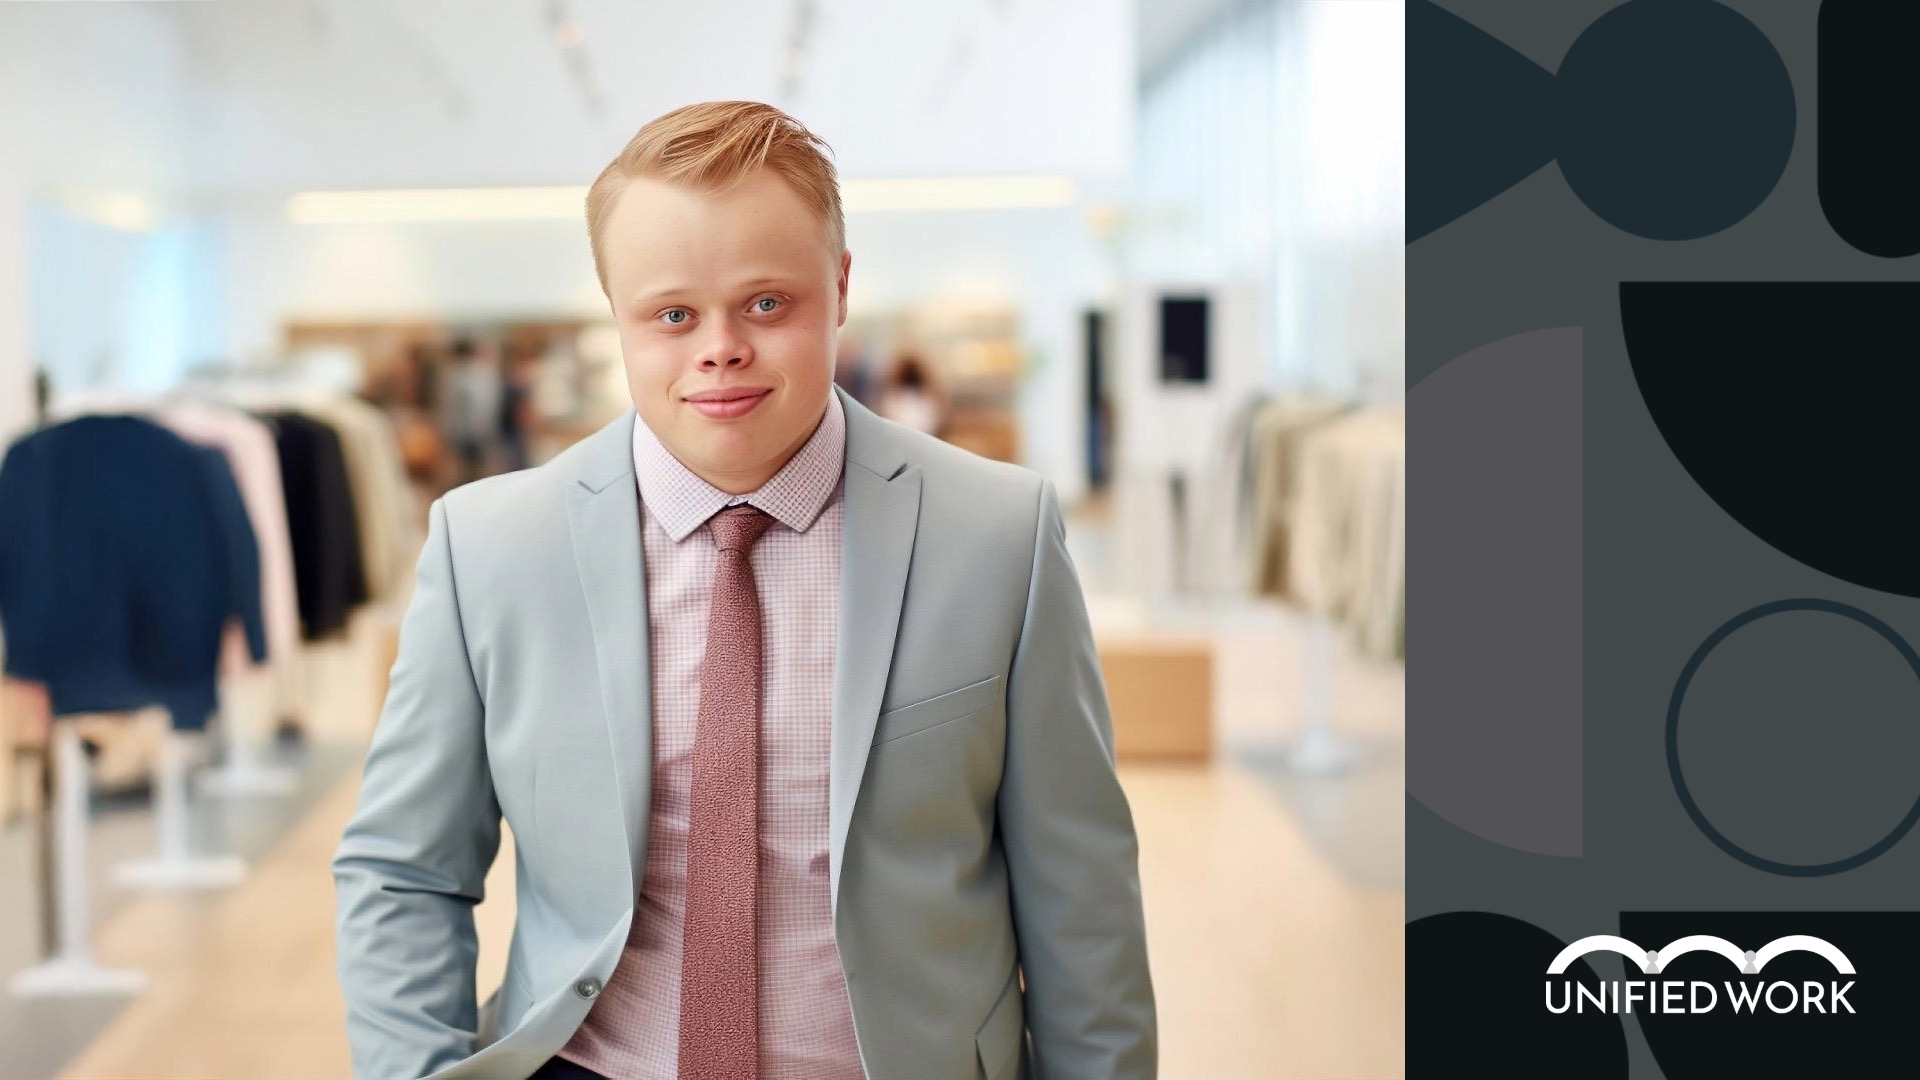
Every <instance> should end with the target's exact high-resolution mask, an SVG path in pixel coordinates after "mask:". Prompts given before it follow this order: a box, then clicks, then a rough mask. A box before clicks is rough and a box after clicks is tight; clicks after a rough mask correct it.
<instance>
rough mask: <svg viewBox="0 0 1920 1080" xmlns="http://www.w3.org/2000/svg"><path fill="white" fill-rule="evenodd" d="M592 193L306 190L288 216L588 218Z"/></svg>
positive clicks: (382, 220)
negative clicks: (586, 216) (589, 197)
mask: <svg viewBox="0 0 1920 1080" xmlns="http://www.w3.org/2000/svg"><path fill="white" fill-rule="evenodd" d="M586 199H587V189H586V188H585V187H526V188H415V189H408V190H397V191H306V192H301V193H300V194H298V195H295V196H293V197H292V198H291V199H288V200H287V220H289V221H291V222H293V223H295V224H297V225H391V224H416V223H422V222H432V221H538V220H555V219H561V218H570V219H583V218H584V217H585V215H586Z"/></svg>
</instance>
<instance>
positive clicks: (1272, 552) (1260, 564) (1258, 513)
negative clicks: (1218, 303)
mask: <svg viewBox="0 0 1920 1080" xmlns="http://www.w3.org/2000/svg"><path fill="white" fill-rule="evenodd" d="M1346 410H1347V406H1345V405H1343V404H1341V403H1340V402H1338V401H1334V400H1332V399H1330V398H1323V397H1319V396H1316V395H1306V394H1295V395H1287V396H1284V397H1278V398H1275V399H1273V400H1272V401H1269V402H1267V403H1266V404H1265V405H1263V406H1261V408H1260V412H1259V415H1258V416H1256V417H1255V418H1254V421H1253V443H1254V449H1253V453H1254V464H1253V470H1254V479H1253V515H1252V530H1253V553H1252V554H1253V561H1252V574H1253V588H1254V591H1255V592H1257V593H1260V594H1261V595H1264V596H1278V597H1282V598H1294V597H1295V594H1294V591H1293V589H1292V588H1290V587H1289V584H1288V581H1287V575H1288V572H1289V568H1290V565H1291V562H1292V559H1291V557H1290V555H1289V551H1290V550H1291V547H1292V543H1293V539H1292V533H1293V521H1294V518H1295V516H1296V514H1297V510H1296V505H1297V503H1298V501H1299V491H1298V480H1297V477H1298V473H1299V470H1298V462H1299V448H1300V444H1301V441H1302V440H1303V439H1304V438H1305V436H1306V435H1307V433H1309V432H1311V431H1312V430H1314V429H1315V428H1317V427H1320V426H1321V425H1324V424H1326V423H1328V422H1330V421H1332V420H1333V419H1335V418H1336V417H1338V416H1339V415H1341V414H1342V413H1343V412H1345V411H1346Z"/></svg>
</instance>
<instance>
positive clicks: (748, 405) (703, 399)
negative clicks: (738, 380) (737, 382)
mask: <svg viewBox="0 0 1920 1080" xmlns="http://www.w3.org/2000/svg"><path fill="white" fill-rule="evenodd" d="M772 394H773V391H772V390H770V389H763V390H745V389H742V390H709V391H706V392H705V393H704V394H703V395H702V396H699V397H690V398H688V399H687V404H688V405H690V406H692V407H693V409H694V411H695V412H698V413H699V414H700V415H702V416H704V417H706V418H707V419H709V420H734V419H738V418H739V417H742V416H745V415H747V414H748V413H750V412H752V411H753V410H755V409H757V408H759V407H760V403H761V402H762V401H765V400H766V399H767V398H768V397H770V396H772Z"/></svg>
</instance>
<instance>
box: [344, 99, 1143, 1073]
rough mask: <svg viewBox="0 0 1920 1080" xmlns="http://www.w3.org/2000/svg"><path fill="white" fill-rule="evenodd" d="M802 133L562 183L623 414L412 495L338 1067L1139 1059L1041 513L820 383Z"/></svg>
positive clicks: (642, 153)
mask: <svg viewBox="0 0 1920 1080" xmlns="http://www.w3.org/2000/svg"><path fill="white" fill-rule="evenodd" d="M824 150H825V144H824V143H822V142H821V141H820V140H819V139H818V137H817V136H815V135H813V134H812V133H811V132H808V131H807V130H806V129H805V128H803V127H801V126H800V125H799V123H798V122H797V121H795V120H793V119H792V118H791V117H788V116H787V115H785V114H784V113H781V112H780V111H778V110H776V109H774V108H772V107H770V106H767V105H761V104H758V103H754V102H714V103H707V104H702V105H694V106H689V107H687V108H684V109H679V110H676V111H674V112H671V113H668V114H667V115H665V116H663V117H660V118H659V119H657V120H655V121H653V122H652V123H649V124H648V125H647V126H646V127H644V128H642V129H641V130H640V132H639V134H637V135H636V136H635V137H634V139H633V140H632V142H630V143H629V144H628V146H627V147H626V149H625V150H623V151H622V152H621V154H620V156H619V157H618V158H616V159H615V160H614V162H613V163H612V164H611V165H609V166H608V167H607V169H606V170H605V171H604V172H603V173H602V174H601V175H600V177H599V179H597V180H596V181H595V182H594V184H593V186H592V187H591V189H590V191H589V194H588V196H587V221H588V231H589V236H590V238H591V241H592V246H593V252H594V256H595V263H596V268H597V269H598V270H599V272H600V277H601V284H602V287H603V288H604V289H605V290H606V292H607V295H608V296H609V297H610V298H611V299H610V304H611V307H612V311H613V314H614V317H615V319H616V321H617V323H618V326H619V333H620V341H621V347H622V352H623V355H624V361H625V368H626V374H627V383H628V389H629V392H630V394H631V396H632V399H633V403H634V406H635V411H634V412H628V413H627V414H625V415H624V416H623V417H622V418H621V419H619V420H617V421H615V422H614V423H612V424H609V425H607V426H606V427H605V428H603V429H602V430H601V431H599V432H598V433H597V434H594V435H592V436H589V437H588V438H587V439H586V440H585V441H583V442H581V443H580V444H578V445H576V446H575V447H573V448H571V449H569V450H568V451H566V452H565V453H562V454H561V455H560V456H558V457H557V458H555V459H553V460H552V461H550V462H548V463H546V464H545V465H543V466H541V467H539V468H536V469H530V470H526V471H523V472H518V473H510V474H507V475H505V476H501V477H496V478H492V479H489V480H486V481H484V482H482V483H478V484H472V485H469V486H467V487H463V488H461V489H459V490H456V491H453V492H450V493H449V494H448V495H446V496H445V497H444V498H442V499H440V500H439V501H438V502H436V503H435V504H434V506H433V511H432V522H431V532H430V535H429V537H428V540H427V543H426V548H425V550H424V551H423V552H422V554H421V557H420V565H419V573H418V584H417V586H416V588H415V591H414V594H413V600H412V604H411V607H410V608H409V610H408V612H407V616H406V621H405V624H404V627H403V629H402V632H401V639H400V654H399V659H398V662H397V663H396V664H395V665H394V668H393V674H392V682H391V689H390V691H389V693H388V697H387V702H386V707H385V709H384V711H383V713H382V715H381V718H380V721H379V725H378V727H377V729H376V731H375V733H374V740H373V746H372V748H371V750H370V751H369V752H368V756H367V760H366V767H365V774H364V775H365V779H364V782H363V786H362V789H361V795H360V803H359V808H358V810H357V812H356V813H355V815H354V818H353V821H352V823H351V824H350V825H349V826H348V828H347V831H346V835H345V836H344V837H343V839H342V840H341V843H340V847H339V850H338V853H337V854H336V856H335V859H334V878H335V882H336V885H337V889H338V899H339V919H338V926H339V941H338V950H337V955H338V957H339V965H340V977H341V985H342V989H343V990H344V992H345V997H346V1001H347V1026H348V1032H349V1034H350V1036H351V1039H352V1043H353V1053H354V1071H355V1075H357V1076H359V1077H361V1078H362V1080H391V1078H395V1077H418V1076H422V1075H425V1074H428V1073H432V1074H433V1075H434V1076H435V1077H440V1078H446V1080H455V1078H470V1080H479V1078H482V1077H486V1078H493V1077H502V1078H504V1077H516V1078H517V1077H526V1076H528V1075H529V1074H531V1075H533V1076H535V1077H546V1078H553V1077H573V1078H580V1077H589V1078H591V1077H616V1076H617V1077H636V1076H650V1077H670V1076H678V1077H683V1078H687V1077H703V1078H714V1080H752V1078H755V1077H762V1076H764V1077H768V1078H775V1077H793V1076H817V1077H849V1078H851V1077H860V1076H870V1077H875V1078H879V1080H891V1078H894V1077H913V1078H914V1080H976V1078H977V1077H980V1076H981V1075H983V1073H982V1070H983V1069H984V1075H987V1076H991V1077H994V1078H996V1080H1004V1078H1014V1077H1033V1076H1046V1077H1048V1078H1050V1080H1067V1078H1076V1080H1095V1078H1099V1080H1115V1078H1120V1080H1146V1078H1148V1077H1152V1076H1153V1075H1154V1074H1155V1069H1156V1062H1157V1055H1158V1050H1157V1034H1156V1032H1157V1027H1156V1020H1155V1005H1154V996H1153V988H1152V984H1151V980H1150V978H1149V971H1148V964H1147V946H1146V935H1145V929H1144V925H1143V921H1142V915H1141V901H1140V883H1139V876H1138V844H1137V841H1136V839H1135V835H1134V828H1133V818H1132V812H1131V810H1130V809H1129V806H1128V803H1127V799H1126V796H1125V794H1124V793H1123V791H1122V790H1121V787H1120V783H1119V780H1118V777H1117V776H1116V774H1115V771H1114V764H1113V756H1112V750H1111V749H1110V748H1111V747H1112V745H1113V733H1112V721H1111V720H1110V718H1109V714H1108V707H1107V698H1106V691H1105V688H1104V686H1103V685H1102V683H1101V679H1100V667H1099V662H1098V660H1097V658H1096V654H1095V651H1094V643H1093V635H1092V632H1091V630H1090V628H1089V625H1088V618H1087V610H1086V604H1085V601H1084V599H1083V597H1082V596H1081V592H1080V586H1079V583H1078V581H1077V580H1076V578H1075V575H1074V570H1073V566H1072V563H1071V562H1070V561H1069V560H1068V557H1067V551H1066V546H1065V542H1064V541H1065V535H1064V529H1063V526H1062V524H1061V516H1060V508H1059V503H1058V501H1057V499H1056V497H1055V494H1054V490H1053V487H1052V485H1051V484H1050V483H1048V482H1047V481H1046V480H1044V479H1042V478H1041V477H1039V476H1036V475H1034V474H1033V473H1031V472H1028V471H1026V470H1024V469H1020V468H1016V467H1013V466H1009V465H1006V464H1003V463H999V462H990V461H986V460H983V459H981V458H979V457H976V456H974V455H971V454H968V453H966V452H964V451H962V450H959V449H957V448H955V447H952V446H949V445H947V444H945V443H941V442H939V441H937V440H934V439H930V438H927V437H926V436H925V435H923V434H921V433H920V432H917V431H913V430H911V429H909V428H906V427H904V426H902V425H899V424H895V423H892V422H890V421H888V420H885V419H882V418H881V417H878V416H876V415H874V414H873V413H872V412H870V411H868V410H867V409H866V408H865V407H863V406H862V405H860V404H859V403H858V402H856V401H854V400H853V399H852V398H851V397H850V396H848V395H847V394H845V393H844V391H840V390H838V389H836V388H835V387H834V385H833V381H832V378H833V370H834V355H835V347H834V346H835V341H834V339H835V336H836V334H837V332H838V328H839V327H840V326H841V325H842V324H844V322H845V321H846V318H847V283H848V275H849V273H850V270H851V266H852V255H851V254H850V253H848V252H847V250H846V239H845V225H844V220H843V217H842V214H841V210H840V197H839V188H838V183H837V180H836V178H835V175H834V168H833V165H832V163H831V161H830V160H829V159H828V158H827V157H826V156H825V154H824V152H823V151H824ZM843 566H844V567H845V568H846V569H845V575H844V577H843V571H842V567H843ZM910 566H911V567H912V570H913V573H912V588H911V589H909V588H908V587H907V585H908V568H909V567H910ZM856 796H857V798H856ZM503 817H504V818H505V819H506V821H507V822H508V823H509V824H510V825H511V827H512V830H513V835H514V840H515V846H516V851H517V857H518V860H519V878H518V881H519V889H518V893H517V907H516V909H515V910H516V918H517V923H516V926H515V929H514V935H513V944H512V947H511V949H510V950H509V952H508V955H507V971H506V979H505V982H504V984H503V985H502V987H501V989H500V990H499V991H498V992H497V993H496V994H495V995H494V996H493V997H491V998H489V999H488V1000H487V1001H486V1002H485V1003H484V1004H482V1003H478V1002H476V1000H475V998H476V994H475V986H474V978H475V976H474V957H475V932H474V922H473V906H474V904H475V903H477V902H478V901H479V900H480V899H481V896H482V885H483V882H484V880H485V878H486V876H487V869H488V866H489V865H490V864H491V863H492V862H493V860H494V856H495V854H496V852H497V849H498V845H499V841H500V822H501V819H502V818H503ZM1029 1031H1030V1032H1031V1042H1030V1043H1029V1040H1028V1033H1029Z"/></svg>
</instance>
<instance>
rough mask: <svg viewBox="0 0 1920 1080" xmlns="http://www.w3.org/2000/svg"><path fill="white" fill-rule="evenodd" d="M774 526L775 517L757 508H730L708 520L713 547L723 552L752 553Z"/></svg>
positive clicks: (708, 529)
mask: <svg viewBox="0 0 1920 1080" xmlns="http://www.w3.org/2000/svg"><path fill="white" fill-rule="evenodd" d="M772 525H773V516H772V515H771V514H768V513H767V512H766V511H764V510H762V509H760V508H759V507H757V506H745V505H742V506H730V507H728V508H726V509H725V510H722V511H720V512H719V513H717V514H715V515H713V516H712V517H710V518H708V519H707V531H708V532H710V533H712V534H713V546H714V547H716V548H718V549H720V550H721V551H752V550H753V545H754V542H755V541H757V540H759V539H760V535H761V534H762V533H764V532H766V531H767V529H768V528H769V527H770V526H772Z"/></svg>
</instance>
